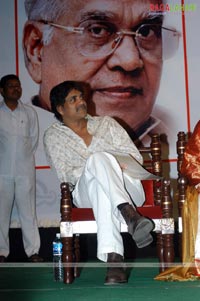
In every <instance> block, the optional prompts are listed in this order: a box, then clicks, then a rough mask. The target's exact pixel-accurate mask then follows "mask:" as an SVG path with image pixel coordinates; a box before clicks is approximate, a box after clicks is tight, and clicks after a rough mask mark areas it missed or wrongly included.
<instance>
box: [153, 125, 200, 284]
mask: <svg viewBox="0 0 200 301" xmlns="http://www.w3.org/2000/svg"><path fill="white" fill-rule="evenodd" d="M181 175H182V176H184V177H185V178H186V179H187V183H188V186H187V190H186V199H185V201H184V204H183V209H182V224H183V231H182V265H177V266H174V267H171V268H169V269H167V270H166V271H164V272H162V273H160V274H159V275H158V276H156V277H155V279H156V280H171V281H175V280H178V281H187V280H197V279H200V222H199V221H200V121H198V123H197V124H196V126H195V128H194V131H193V133H192V135H191V136H190V138H189V140H188V143H187V145H186V147H185V152H184V158H183V162H182V166H181Z"/></svg>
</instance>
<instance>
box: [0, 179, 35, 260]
mask: <svg viewBox="0 0 200 301" xmlns="http://www.w3.org/2000/svg"><path fill="white" fill-rule="evenodd" d="M14 201H15V204H16V208H17V211H18V215H19V220H20V223H21V227H22V237H23V244H24V249H25V252H26V254H27V256H28V257H29V256H31V255H33V254H35V253H38V251H39V248H40V236H39V231H38V227H37V219H36V208H35V207H36V205H35V180H34V179H33V178H32V179H30V178H29V177H28V176H16V177H15V178H13V177H7V176H0V255H3V256H5V257H7V256H8V254H9V251H10V246H9V227H10V218H11V213H12V208H13V203H14Z"/></svg>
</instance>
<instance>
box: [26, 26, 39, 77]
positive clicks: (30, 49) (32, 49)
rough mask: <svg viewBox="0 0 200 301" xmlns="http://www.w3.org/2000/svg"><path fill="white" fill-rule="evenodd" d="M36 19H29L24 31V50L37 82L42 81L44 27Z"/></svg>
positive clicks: (28, 68)
mask: <svg viewBox="0 0 200 301" xmlns="http://www.w3.org/2000/svg"><path fill="white" fill-rule="evenodd" d="M40 27H41V25H40V24H39V22H36V21H27V22H26V24H25V26H24V32H23V50H24V59H25V64H26V68H27V70H28V72H29V74H30V75H31V77H32V79H33V80H34V81H35V82H36V83H41V80H42V78H41V77H42V76H41V69H42V67H41V65H42V51H43V41H42V36H43V33H42V29H41V28H40Z"/></svg>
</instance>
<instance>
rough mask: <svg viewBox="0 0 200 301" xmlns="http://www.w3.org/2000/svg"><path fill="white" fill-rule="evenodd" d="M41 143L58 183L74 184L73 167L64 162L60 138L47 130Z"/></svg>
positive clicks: (64, 155) (64, 154)
mask: <svg viewBox="0 0 200 301" xmlns="http://www.w3.org/2000/svg"><path fill="white" fill-rule="evenodd" d="M43 143H44V149H45V153H46V157H47V160H48V162H49V164H50V166H51V167H52V169H54V170H55V171H56V174H57V176H58V179H59V180H60V182H70V183H72V184H75V182H76V178H75V176H76V175H75V172H74V170H73V166H70V165H69V162H68V161H67V160H66V151H65V147H64V145H65V143H63V141H62V139H61V137H60V136H57V135H56V133H54V132H52V131H51V130H47V131H46V132H45V134H44V137H43ZM73 175H74V176H73Z"/></svg>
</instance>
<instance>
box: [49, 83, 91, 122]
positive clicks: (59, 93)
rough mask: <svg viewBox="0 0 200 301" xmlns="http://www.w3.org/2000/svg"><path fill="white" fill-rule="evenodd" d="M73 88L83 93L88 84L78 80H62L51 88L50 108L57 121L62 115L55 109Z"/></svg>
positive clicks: (60, 119)
mask: <svg viewBox="0 0 200 301" xmlns="http://www.w3.org/2000/svg"><path fill="white" fill-rule="evenodd" d="M74 89H75V90H77V91H80V92H81V93H83V95H85V94H86V91H87V90H88V85H87V84H86V83H83V82H78V81H64V82H62V83H60V84H58V85H57V86H55V87H54V88H52V89H51V92H50V102H51V110H52V112H53V113H54V115H55V117H56V118H57V119H58V120H59V121H62V116H61V115H60V113H59V112H58V111H57V107H58V106H63V105H64V103H65V99H66V97H67V95H68V94H69V93H70V92H71V91H72V90H74Z"/></svg>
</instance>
